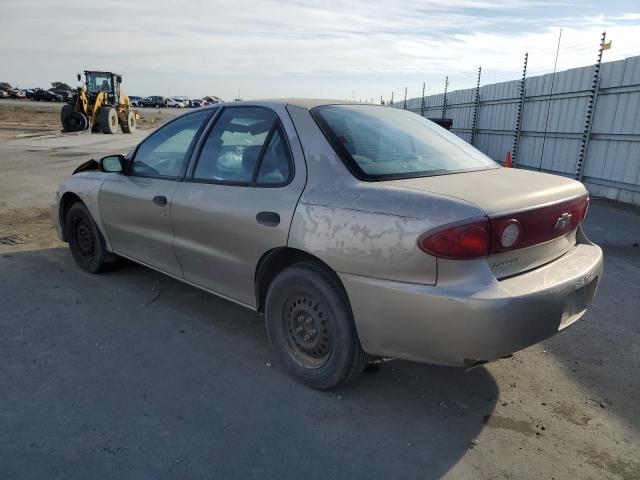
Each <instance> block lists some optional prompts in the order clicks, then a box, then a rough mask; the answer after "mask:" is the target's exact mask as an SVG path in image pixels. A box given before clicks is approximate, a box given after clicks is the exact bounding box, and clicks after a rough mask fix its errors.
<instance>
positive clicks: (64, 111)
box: [60, 103, 75, 130]
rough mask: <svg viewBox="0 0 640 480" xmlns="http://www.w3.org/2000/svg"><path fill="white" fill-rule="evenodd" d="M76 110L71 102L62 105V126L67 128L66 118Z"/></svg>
mask: <svg viewBox="0 0 640 480" xmlns="http://www.w3.org/2000/svg"><path fill="white" fill-rule="evenodd" d="M74 110H75V107H74V106H73V105H71V104H69V103H67V104H65V105H63V106H62V110H60V123H61V124H62V128H63V129H64V130H66V129H67V127H66V126H65V119H66V118H67V117H68V116H69V114H70V113H72V112H73V111H74Z"/></svg>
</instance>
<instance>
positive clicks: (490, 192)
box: [384, 168, 587, 278]
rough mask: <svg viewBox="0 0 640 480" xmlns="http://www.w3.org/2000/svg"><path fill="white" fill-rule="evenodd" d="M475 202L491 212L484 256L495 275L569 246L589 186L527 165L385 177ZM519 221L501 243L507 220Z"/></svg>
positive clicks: (503, 274)
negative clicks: (515, 232)
mask: <svg viewBox="0 0 640 480" xmlns="http://www.w3.org/2000/svg"><path fill="white" fill-rule="evenodd" d="M384 183H386V184H389V185H393V186H396V187H401V188H408V189H413V190H419V191H424V192H431V193H437V194H440V195H446V196H450V197H455V198H458V199H462V200H465V201H468V202H471V203H473V204H474V205H476V206H477V207H478V208H480V209H482V210H483V211H484V212H485V214H486V215H487V216H488V217H489V219H490V222H491V226H492V238H491V242H492V253H491V254H490V255H489V257H487V262H488V264H489V266H490V268H491V269H492V271H493V272H494V274H495V275H496V277H497V278H504V277H508V276H511V275H516V274H518V273H521V272H524V271H527V270H531V269H533V268H536V267H538V266H540V265H543V264H545V263H548V262H550V261H552V260H555V259H556V258H558V257H560V256H562V255H563V254H565V253H566V252H567V251H569V250H570V249H571V248H573V246H574V245H575V243H576V230H577V228H578V226H579V224H580V223H581V221H582V218H583V216H584V212H585V208H586V198H587V191H586V189H585V188H584V186H583V185H582V184H581V183H579V182H577V181H575V180H571V179H567V178H564V177H560V176H557V175H549V174H544V173H538V172H531V171H527V170H516V169H512V168H497V169H491V170H483V171H476V172H467V173H458V174H450V175H439V176H432V177H421V178H410V179H402V180H391V181H387V182H384ZM513 220H516V221H517V222H519V227H520V236H519V237H518V241H517V243H516V244H515V245H514V246H513V247H512V248H508V249H503V248H502V247H501V245H500V240H501V237H500V235H501V233H502V228H503V225H505V221H513Z"/></svg>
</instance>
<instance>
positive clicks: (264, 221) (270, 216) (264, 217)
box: [256, 212, 280, 227]
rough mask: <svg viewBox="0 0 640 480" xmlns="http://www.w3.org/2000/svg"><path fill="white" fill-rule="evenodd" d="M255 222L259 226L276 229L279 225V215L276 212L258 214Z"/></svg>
mask: <svg viewBox="0 0 640 480" xmlns="http://www.w3.org/2000/svg"><path fill="white" fill-rule="evenodd" d="M256 220H257V221H258V223H259V224H260V225H265V226H267V227H277V226H278V225H279V224H280V215H278V214H277V213H276V212H259V213H258V214H257V215H256Z"/></svg>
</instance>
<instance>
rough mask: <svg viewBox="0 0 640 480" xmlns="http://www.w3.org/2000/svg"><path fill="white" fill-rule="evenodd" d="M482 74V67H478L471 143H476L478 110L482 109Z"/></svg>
mask: <svg viewBox="0 0 640 480" xmlns="http://www.w3.org/2000/svg"><path fill="white" fill-rule="evenodd" d="M481 74H482V67H478V81H477V82H476V98H475V103H476V105H475V107H474V108H473V121H472V123H471V141H470V142H469V143H470V144H471V145H475V141H476V130H477V128H478V112H479V111H480V75H481Z"/></svg>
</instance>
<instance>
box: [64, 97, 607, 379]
mask: <svg viewBox="0 0 640 480" xmlns="http://www.w3.org/2000/svg"><path fill="white" fill-rule="evenodd" d="M587 206H588V195H587V191H586V190H585V188H584V186H583V185H582V184H581V183H579V182H576V181H573V180H569V179H566V178H563V177H559V176H553V175H547V174H542V173H535V172H530V171H525V170H519V169H506V168H501V167H500V166H499V165H498V164H496V163H495V162H494V161H493V160H491V159H490V158H488V157H487V156H485V155H484V154H482V153H480V152H479V151H478V150H476V149H474V148H473V147H471V146H470V145H468V144H467V143H465V142H464V141H462V140H461V139H459V138H458V137H456V136H455V135H453V134H451V133H449V132H448V131H446V130H444V129H443V128H441V127H439V126H437V125H435V124H434V123H432V122H430V121H429V120H426V119H424V118H421V117H420V116H418V115H415V114H413V113H410V112H406V111H402V110H399V109H393V108H387V107H381V106H373V105H361V104H344V103H342V104H341V103H340V102H332V101H319V100H278V101H258V102H235V103H232V104H227V105H223V106H213V107H206V108H202V109H198V110H197V111H195V112H189V113H187V114H184V115H182V116H180V117H177V118H176V119H174V120H172V121H170V122H169V123H167V124H165V125H164V126H162V127H161V128H159V129H158V130H156V131H155V132H153V133H152V134H151V135H150V136H149V137H147V138H146V139H145V140H144V141H142V143H140V144H139V145H138V146H137V147H136V148H135V149H133V150H132V151H131V152H129V153H128V154H127V155H125V156H121V155H118V156H110V157H105V158H103V159H102V160H100V162H95V161H90V162H87V163H86V164H84V165H82V166H81V167H79V168H78V169H77V170H76V172H75V173H74V175H72V176H71V177H70V178H69V179H68V180H66V181H65V182H64V183H63V184H62V185H61V187H60V189H59V191H58V192H57V193H56V196H55V201H54V203H53V205H52V214H53V219H54V223H55V225H56V228H57V231H58V233H59V235H60V238H62V239H63V240H65V241H67V242H69V245H70V247H71V251H72V253H73V256H74V258H75V259H76V261H77V263H78V264H79V265H80V267H82V268H83V269H84V270H86V271H88V272H91V273H98V272H102V271H105V270H107V269H108V267H109V266H110V265H111V264H112V262H113V261H114V259H115V258H117V257H118V256H121V257H126V258H128V259H131V260H133V261H136V262H139V263H141V264H143V265H146V266H148V267H150V268H153V269H156V270H159V271H161V272H163V273H166V274H167V275H170V276H172V277H174V278H176V279H179V280H181V281H184V282H186V283H189V284H191V285H194V286H196V287H199V288H202V289H204V290H206V291H209V292H211V293H214V294H217V295H220V296H222V297H224V298H226V299H228V300H230V301H233V302H236V303H239V304H241V305H243V306H246V307H248V308H250V309H253V310H257V311H258V312H261V313H264V315H265V319H266V326H267V332H268V335H269V338H270V340H271V344H272V346H273V348H274V350H275V352H276V354H277V356H278V358H279V359H280V361H281V364H282V365H283V367H284V369H285V370H286V371H287V372H289V373H290V374H291V375H292V376H294V377H295V378H296V379H298V380H300V381H302V382H304V383H305V384H308V385H310V386H312V387H314V388H331V387H334V386H337V385H340V384H343V383H345V382H347V381H350V380H352V379H353V378H355V377H356V376H357V375H358V374H359V373H360V372H361V371H362V370H363V368H364V367H365V365H366V362H367V360H368V359H369V358H371V356H384V357H394V358H402V359H408V360H414V361H419V362H427V363H434V364H441V365H452V366H463V367H471V366H474V365H477V364H479V363H483V362H486V361H491V360H495V359H498V358H500V357H503V356H505V355H508V354H510V353H512V352H514V351H517V350H519V349H522V348H524V347H527V346H529V345H532V344H534V343H536V342H539V341H541V340H543V339H545V338H547V337H549V336H551V335H553V334H555V333H557V332H559V331H561V330H562V329H564V328H566V327H567V326H569V325H571V324H572V323H574V322H575V321H576V320H578V319H579V318H580V317H581V316H582V315H583V314H584V312H585V310H586V309H587V307H588V305H589V303H590V302H591V300H592V299H593V296H594V294H595V290H596V287H597V285H598V282H599V280H600V277H601V275H602V252H601V250H600V248H598V247H597V246H595V245H593V244H592V243H591V242H589V240H588V239H587V238H586V237H585V235H584V233H583V231H582V229H581V226H580V225H581V223H582V221H583V219H584V217H585V215H586V212H587ZM212 355H215V352H212Z"/></svg>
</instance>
